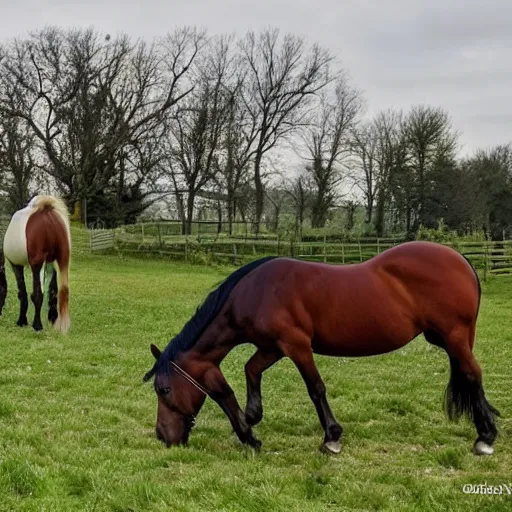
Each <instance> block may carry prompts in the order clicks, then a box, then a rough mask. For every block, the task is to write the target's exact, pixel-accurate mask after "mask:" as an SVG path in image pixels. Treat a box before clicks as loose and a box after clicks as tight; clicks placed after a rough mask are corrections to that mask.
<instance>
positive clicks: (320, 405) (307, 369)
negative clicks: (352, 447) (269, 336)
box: [281, 339, 343, 454]
mask: <svg viewBox="0 0 512 512" xmlns="http://www.w3.org/2000/svg"><path fill="white" fill-rule="evenodd" d="M305 342H306V340H305ZM281 346H282V348H283V352H284V353H285V355H287V356H288V357H289V358H290V359H291V360H292V361H293V362H294V364H295V366H296V367H297V368H298V370H299V372H300V374H301V375H302V378H303V379H304V382H305V383H306V386H307V388H308V393H309V396H310V398H311V400H312V402H313V404H314V405H315V408H316V412H317V414H318V418H319V419H320V423H321V425H322V428H323V429H324V432H325V437H324V443H323V447H322V448H323V450H324V451H326V452H330V453H334V454H337V453H339V452H340V451H341V444H340V438H341V435H342V434H343V428H342V427H341V425H340V424H339V423H338V422H337V421H336V419H335V418H334V415H333V413H332V411H331V408H330V406H329V403H328V402H327V396H326V389H325V384H324V382H323V381H322V377H320V374H319V373H318V369H317V367H316V365H315V361H314V359H313V351H312V349H311V345H310V340H309V339H308V340H307V345H306V343H304V344H302V343H301V344H300V346H297V343H287V342H281Z"/></svg>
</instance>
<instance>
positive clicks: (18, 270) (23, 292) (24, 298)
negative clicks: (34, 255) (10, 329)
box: [12, 265, 28, 327]
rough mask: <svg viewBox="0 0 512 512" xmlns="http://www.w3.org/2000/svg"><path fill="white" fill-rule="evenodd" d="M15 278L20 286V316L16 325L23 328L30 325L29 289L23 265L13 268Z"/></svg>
mask: <svg viewBox="0 0 512 512" xmlns="http://www.w3.org/2000/svg"><path fill="white" fill-rule="evenodd" d="M12 269H13V272H14V276H15V277H16V284H17V285H18V299H19V301H20V316H19V317H18V321H17V322H16V325H18V326H19V327H23V326H24V325H28V321H27V310H28V295H27V287H26V286H25V274H24V272H23V265H13V266H12Z"/></svg>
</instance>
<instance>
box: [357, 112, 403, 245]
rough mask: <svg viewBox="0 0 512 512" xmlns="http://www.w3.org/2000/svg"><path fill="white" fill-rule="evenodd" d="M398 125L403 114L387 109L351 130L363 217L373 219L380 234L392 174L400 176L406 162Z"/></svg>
mask: <svg viewBox="0 0 512 512" xmlns="http://www.w3.org/2000/svg"><path fill="white" fill-rule="evenodd" d="M401 126H402V114H401V113H400V112H396V111H393V110H388V111H385V112H381V113H379V114H377V115H376V117H375V118H374V119H373V120H372V121H371V122H369V123H367V124H365V125H363V126H362V127H361V128H359V129H356V130H354V136H353V142H354V143H353V150H354V156H355V167H356V168H357V169H359V171H360V172H359V173H358V174H357V175H355V176H354V180H355V183H356V185H357V187H358V188H359V189H360V190H361V191H362V192H363V194H364V197H365V203H366V221H367V222H368V223H371V222H372V221H374V222H375V229H376V232H377V235H378V236H382V235H383V233H384V229H385V225H384V224H385V223H384V221H385V208H386V205H387V206H389V204H390V200H391V184H392V175H393V173H394V177H395V178H398V177H399V176H402V174H403V172H402V171H403V169H404V166H405V158H406V154H405V143H404V138H403V133H402V130H401ZM395 181H397V180H395ZM398 181H399V180H398ZM404 184H405V183H404V182H402V183H400V184H398V185H397V186H398V187H399V188H398V189H395V192H396V193H397V194H398V193H399V191H401V190H403V187H404Z"/></svg>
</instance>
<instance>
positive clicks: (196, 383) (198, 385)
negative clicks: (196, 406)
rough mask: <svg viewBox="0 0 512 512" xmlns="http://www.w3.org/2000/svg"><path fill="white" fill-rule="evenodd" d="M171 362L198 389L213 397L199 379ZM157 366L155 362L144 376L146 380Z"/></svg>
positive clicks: (154, 371)
mask: <svg viewBox="0 0 512 512" xmlns="http://www.w3.org/2000/svg"><path fill="white" fill-rule="evenodd" d="M169 364H170V365H172V366H173V367H174V369H175V370H176V372H177V373H179V374H180V375H181V376H182V377H183V378H184V379H185V380H188V381H189V382H190V384H192V385H193V386H195V387H196V388H197V389H199V391H201V392H202V393H204V394H205V395H206V396H209V397H210V398H211V395H210V392H209V391H208V390H207V389H206V388H205V387H204V386H201V384H199V382H197V380H195V379H194V378H193V377H192V376H190V375H189V374H188V373H187V372H186V371H185V370H183V368H180V367H179V366H178V365H177V364H176V363H175V362H174V361H169ZM156 367H157V363H155V364H154V365H153V368H151V370H149V372H147V373H146V375H144V377H143V378H142V380H143V381H144V382H147V381H148V380H149V379H150V378H151V377H152V376H153V375H154V374H155V373H156Z"/></svg>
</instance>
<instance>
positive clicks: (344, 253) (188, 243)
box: [90, 230, 512, 279]
mask: <svg viewBox="0 0 512 512" xmlns="http://www.w3.org/2000/svg"><path fill="white" fill-rule="evenodd" d="M402 242H403V240H401V239H397V238H374V239H369V238H368V239H361V240H357V241H343V240H341V241H333V240H332V239H329V237H328V236H327V235H326V236H324V237H323V240H322V239H320V240H319V239H318V238H316V239H312V241H301V242H296V241H293V240H281V239H280V238H279V237H275V238H273V239H271V238H269V237H267V238H266V239H257V240H251V239H248V238H246V239H243V240H240V239H237V238H236V237H224V238H217V239H216V240H204V239H203V240H199V241H198V239H197V238H196V237H184V236H180V235H175V236H170V235H167V236H163V235H161V236H149V235H146V236H145V237H143V238H142V237H138V236H134V234H133V233H130V232H127V231H125V230H118V231H108V230H98V231H91V232H90V249H91V251H104V250H115V251H118V252H120V253H122V254H126V255H154V256H160V257H166V258H170V259H177V260H185V261H191V262H204V263H211V262H218V263H230V264H234V265H241V264H243V263H247V262H248V261H251V260H254V259H256V258H259V257H262V256H268V255H272V256H289V257H294V258H299V259H304V260H310V261H322V262H325V263H341V264H350V263H358V262H362V261H366V260H368V259H370V258H371V257H373V256H375V255H376V254H379V253H381V252H382V251H384V250H386V249H388V248H390V247H393V246H394V245H398V244H399V243H402ZM446 245H452V246H453V247H454V248H455V249H456V250H458V251H459V252H460V253H461V254H463V255H464V256H465V257H466V258H467V259H468V260H469V261H470V262H471V263H472V264H473V265H474V267H475V268H476V269H477V270H479V271H480V273H481V274H482V275H483V278H484V279H486V278H487V276H488V275H507V274H512V241H511V240H507V241H503V242H458V243H455V244H446Z"/></svg>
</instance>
